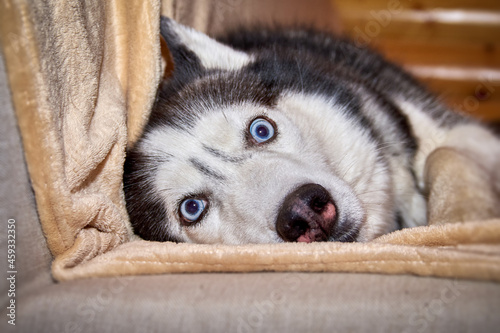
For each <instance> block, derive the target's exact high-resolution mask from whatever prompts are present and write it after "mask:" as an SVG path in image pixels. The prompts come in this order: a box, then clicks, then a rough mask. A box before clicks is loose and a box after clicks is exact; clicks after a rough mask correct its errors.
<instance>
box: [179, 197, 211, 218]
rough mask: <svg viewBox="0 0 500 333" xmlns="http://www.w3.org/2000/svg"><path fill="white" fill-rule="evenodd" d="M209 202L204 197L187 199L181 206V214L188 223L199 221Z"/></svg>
mask: <svg viewBox="0 0 500 333" xmlns="http://www.w3.org/2000/svg"><path fill="white" fill-rule="evenodd" d="M207 205H208V202H207V201H206V200H203V199H196V198H189V199H185V200H184V201H183V202H182V203H181V205H180V207H179V215H180V216H181V218H182V220H183V221H184V222H186V223H188V224H192V223H195V222H197V221H198V220H199V219H200V218H201V217H202V215H203V212H204V211H205V210H206V208H207Z"/></svg>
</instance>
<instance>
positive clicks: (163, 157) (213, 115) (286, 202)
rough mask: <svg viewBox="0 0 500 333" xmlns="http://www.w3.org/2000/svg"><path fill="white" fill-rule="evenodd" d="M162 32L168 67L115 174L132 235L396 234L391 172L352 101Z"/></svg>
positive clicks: (210, 238)
mask: <svg viewBox="0 0 500 333" xmlns="http://www.w3.org/2000/svg"><path fill="white" fill-rule="evenodd" d="M162 29H163V30H162V34H163V36H164V37H165V39H166V41H167V44H168V45H169V47H170V50H171V52H172V56H173V58H174V62H175V66H176V69H175V72H174V75H173V78H172V79H171V81H170V82H166V83H165V84H166V88H165V89H164V91H163V92H160V95H159V98H158V101H157V103H156V105H155V108H154V111H153V114H152V116H151V120H150V123H149V125H148V127H147V128H146V131H145V134H144V135H143V137H142V138H141V140H139V142H138V143H137V144H136V145H135V147H134V148H133V149H132V150H130V151H129V154H128V157H127V162H126V169H125V178H124V182H125V193H126V199H127V209H128V211H129V214H130V216H131V221H132V224H133V226H134V230H135V231H136V232H137V233H138V234H139V235H140V236H142V237H144V238H146V239H151V240H160V241H161V240H174V241H181V242H194V243H224V244H245V243H276V242H283V241H299V242H312V241H347V242H350V241H366V240H370V239H372V238H374V237H376V236H378V235H380V234H383V233H386V232H388V231H390V230H392V229H393V228H394V225H392V224H390V223H387V221H391V220H393V219H394V207H393V206H394V202H393V193H392V190H391V188H392V183H391V177H390V174H389V170H388V169H389V165H388V162H387V161H386V160H385V158H384V156H383V155H382V154H381V153H380V149H379V148H378V143H377V141H376V140H375V139H374V135H373V133H372V132H370V131H369V130H368V129H367V128H365V127H364V125H363V122H361V121H359V119H358V118H356V117H354V116H352V114H353V113H355V109H356V108H358V107H359V105H357V104H356V98H355V97H356V96H350V95H349V93H348V92H345V91H342V90H338V91H334V92H332V93H331V94H324V93H322V94H320V93H315V92H314V91H308V90H307V89H304V88H303V86H302V87H301V89H296V88H294V87H293V85H290V84H284V83H283V82H278V83H275V84H273V81H272V80H271V81H270V82H268V81H265V79H263V78H262V76H259V75H258V74H257V75H256V74H255V72H251V71H247V70H246V68H250V67H252V66H253V65H254V64H255V63H256V61H257V60H256V59H255V57H256V56H255V55H252V54H246V53H244V52H241V51H236V50H232V49H231V48H229V47H227V46H225V45H222V44H220V43H218V42H216V41H214V40H212V39H209V38H208V37H207V36H204V35H202V34H200V33H198V32H195V31H193V30H191V29H189V28H185V27H182V26H180V25H178V24H176V23H175V22H172V21H170V20H163V21H162ZM186 59H187V60H188V61H185V60H186ZM183 60H184V61H185V62H187V65H186V64H183ZM275 65H276V66H277V64H275ZM259 66H262V65H259ZM301 66H302V65H301V64H300V63H299V64H298V66H297V67H294V68H293V71H299V72H300V71H301V70H304V73H299V74H298V78H299V79H301V80H306V81H305V82H304V81H303V82H301V83H300V84H302V85H304V84H309V83H310V82H308V80H310V79H311V78H310V76H307V73H308V71H310V70H309V69H306V68H305V67H301ZM274 69H275V70H276V68H274ZM278 70H279V68H278ZM179 73H182V74H179ZM176 75H178V76H177V77H179V76H180V77H181V78H180V79H178V78H176ZM183 75H184V77H182V76H183ZM265 75H272V73H270V71H269V70H266V71H265ZM294 75H295V76H294V77H292V78H291V79H292V80H294V78H297V76H296V75H297V73H296V72H295V74H294ZM303 75H304V76H303ZM313 79H314V78H313ZM295 82H296V83H297V84H299V83H298V81H297V80H295ZM346 94H347V95H348V96H347V97H352V98H346Z"/></svg>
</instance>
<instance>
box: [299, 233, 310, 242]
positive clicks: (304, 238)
mask: <svg viewBox="0 0 500 333" xmlns="http://www.w3.org/2000/svg"><path fill="white" fill-rule="evenodd" d="M308 231H309V230H308ZM297 242H302V243H311V242H312V239H311V236H310V235H309V233H308V232H307V231H306V232H305V233H304V234H303V235H301V236H300V237H299V238H297Z"/></svg>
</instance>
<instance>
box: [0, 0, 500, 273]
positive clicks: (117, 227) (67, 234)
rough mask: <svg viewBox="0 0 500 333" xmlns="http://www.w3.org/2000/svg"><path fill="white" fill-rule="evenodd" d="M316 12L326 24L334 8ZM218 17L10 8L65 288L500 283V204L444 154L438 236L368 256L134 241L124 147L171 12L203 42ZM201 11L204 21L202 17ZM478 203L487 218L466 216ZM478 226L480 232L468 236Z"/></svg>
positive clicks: (5, 32) (40, 184) (48, 5)
mask: <svg viewBox="0 0 500 333" xmlns="http://www.w3.org/2000/svg"><path fill="white" fill-rule="evenodd" d="M315 2H317V3H318V4H319V5H322V6H324V7H325V8H322V9H320V11H323V12H327V13H328V11H327V10H328V8H327V7H328V5H327V4H328V3H329V2H328V1H315ZM208 3H209V2H207V1H206V0H205V1H203V0H198V1H186V2H180V1H164V3H163V7H160V2H159V1H153V0H149V1H148V0H127V1H125V0H122V1H120V0H107V1H99V0H82V1H57V0H47V1H43V2H42V1H34V0H33V1H27V0H5V1H2V2H1V4H0V36H1V41H2V49H3V52H4V55H5V58H6V62H7V69H8V76H9V80H10V86H11V89H12V96H13V100H14V104H15V109H16V113H17V117H18V122H19V126H20V130H21V134H22V138H23V144H24V149H25V154H26V160H27V163H28V168H29V172H30V177H31V181H32V184H33V188H34V191H35V195H36V201H37V206H38V211H39V216H40V220H41V223H42V228H43V231H44V233H45V235H46V239H47V244H48V246H49V248H50V250H51V252H52V253H53V255H54V262H53V275H54V277H55V279H57V280H60V281H63V280H71V279H75V278H84V277H96V276H114V275H128V274H158V273H168V272H202V271H205V272H210V271H238V272H242V271H245V272H248V271H263V270H265V271H338V272H377V273H385V274H397V273H411V274H417V275H428V276H443V277H453V278H470V279H484V280H495V281H500V220H498V219H496V220H495V219H488V218H489V217H490V216H492V212H494V211H495V209H498V207H496V206H499V205H498V204H499V203H498V202H495V201H491V200H490V201H488V200H486V202H485V201H484V200H481V198H490V197H491V196H490V195H489V193H487V191H486V193H485V190H484V188H487V187H488V186H486V187H484V186H483V185H484V184H485V183H486V182H488V178H485V177H482V175H481V174H480V172H479V173H478V172H477V170H476V169H475V165H474V161H470V160H468V159H467V158H466V157H464V156H461V155H459V154H457V153H456V152H453V151H450V150H443V151H440V152H437V153H436V154H435V155H434V156H433V158H432V159H431V161H430V163H428V165H427V167H428V172H427V180H428V190H429V196H430V199H431V200H430V202H431V206H430V217H431V222H433V224H434V225H432V226H429V227H421V228H414V229H407V230H402V231H398V232H394V233H392V234H389V235H386V236H383V237H381V238H379V239H377V240H375V241H373V242H370V243H365V244H361V243H357V244H338V243H315V244H295V243H294V244H274V245H246V246H219V245H190V244H173V243H153V242H146V241H143V240H139V239H137V238H136V237H135V236H133V234H132V230H131V227H130V224H129V222H128V218H127V214H126V210H125V204H124V199H123V192H122V172H123V171H122V166H123V161H124V158H125V148H126V146H127V143H131V142H133V141H134V140H135V139H136V138H137V137H138V135H139V134H140V131H141V128H142V126H143V125H144V123H145V121H146V119H147V115H148V112H149V109H150V107H151V105H152V102H153V100H154V97H155V88H156V85H157V84H158V82H159V80H160V77H161V72H162V70H161V68H162V67H161V58H160V42H159V15H160V11H162V12H163V13H164V14H167V15H170V16H172V17H174V18H176V19H181V20H182V17H178V16H179V15H187V14H186V13H188V14H189V15H191V16H193V17H194V19H193V21H192V22H191V23H192V25H195V26H197V28H199V29H203V30H207V26H208V25H207V24H204V23H203V22H205V23H206V22H207V18H209V19H211V20H212V21H214V20H217V17H219V18H220V17H232V15H231V13H229V12H227V11H231V10H232V7H224V8H222V9H221V8H217V7H210V6H208V5H207V4H208ZM227 3H228V4H227V6H230V5H231V3H232V4H234V5H235V6H243V7H244V6H247V7H248V6H249V3H250V2H248V1H243V0H233V2H231V1H229V2H227ZM181 4H184V7H182V6H181ZM186 4H189V5H186ZM189 6H191V7H189ZM181 7H182V8H181ZM186 8H187V9H186ZM190 8H191V9H193V8H195V9H196V8H198V10H197V11H196V10H195V12H194V14H193V11H192V10H190ZM214 8H215V9H214ZM239 8H241V7H239ZM308 8H309V6H308ZM224 10H226V13H223V14H224V15H221V16H215V15H214V13H219V14H220V12H221V11H224ZM242 12H245V11H242ZM306 12H307V11H304V13H306ZM183 13H184V14H183ZM196 13H198V14H196ZM207 13H209V14H210V13H211V14H210V15H208V14H207ZM189 15H188V16H189ZM200 22H201V23H200ZM463 177H469V178H471V177H472V179H473V182H472V184H473V185H472V186H469V187H464V186H462V185H461V184H463V182H461V181H458V182H457V179H461V178H463ZM464 200H466V201H464ZM471 200H472V201H475V200H476V201H478V202H479V203H480V204H482V205H483V206H484V207H482V208H481V209H479V210H471V209H464V205H466V204H467V207H471V206H472V205H468V203H471V202H472V201H471ZM470 219H472V220H475V221H471V222H460V221H464V220H470ZM448 222H458V223H448ZM437 224H439V225H437Z"/></svg>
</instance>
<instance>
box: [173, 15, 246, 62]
mask: <svg viewBox="0 0 500 333" xmlns="http://www.w3.org/2000/svg"><path fill="white" fill-rule="evenodd" d="M172 28H173V29H174V31H175V33H176V34H177V35H178V37H179V38H180V39H181V40H182V42H183V44H185V45H186V46H187V47H188V48H189V49H190V50H191V51H192V52H194V53H195V54H196V55H197V56H198V57H199V58H200V60H201V64H202V66H203V67H205V68H219V69H225V70H235V69H239V68H242V67H243V66H246V65H247V64H248V63H250V62H251V61H252V57H251V56H249V55H248V54H246V53H244V52H241V51H237V50H234V49H232V48H230V47H229V46H226V45H224V44H221V43H218V42H216V41H215V40H213V39H212V38H210V37H208V36H207V35H205V34H202V33H201V32H198V31H196V30H194V29H192V28H189V27H186V26H183V25H180V24H177V23H173V24H172Z"/></svg>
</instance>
